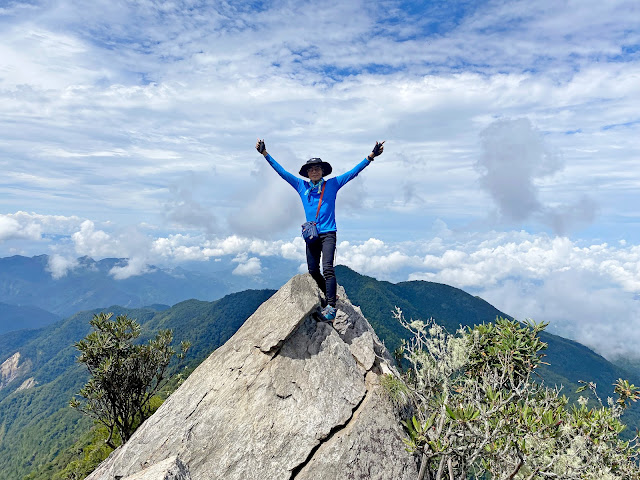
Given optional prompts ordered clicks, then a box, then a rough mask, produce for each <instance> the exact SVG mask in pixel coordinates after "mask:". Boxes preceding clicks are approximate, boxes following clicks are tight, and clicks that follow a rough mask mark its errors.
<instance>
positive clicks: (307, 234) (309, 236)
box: [302, 182, 326, 243]
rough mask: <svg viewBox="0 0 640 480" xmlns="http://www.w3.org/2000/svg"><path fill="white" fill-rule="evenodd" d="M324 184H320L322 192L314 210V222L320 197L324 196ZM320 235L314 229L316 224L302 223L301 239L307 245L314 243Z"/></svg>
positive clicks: (316, 229)
mask: <svg viewBox="0 0 640 480" xmlns="http://www.w3.org/2000/svg"><path fill="white" fill-rule="evenodd" d="M325 185H326V182H325V183H323V184H322V192H321V193H320V201H319V202H318V210H316V220H317V219H318V214H319V213H320V205H322V196H323V195H324V187H325ZM319 237H320V235H319V234H318V227H316V222H304V223H303V224H302V238H304V241H305V242H307V243H312V242H315V241H316V240H317V239H318V238H319Z"/></svg>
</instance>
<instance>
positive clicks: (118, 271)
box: [109, 257, 149, 280]
mask: <svg viewBox="0 0 640 480" xmlns="http://www.w3.org/2000/svg"><path fill="white" fill-rule="evenodd" d="M148 270H149V269H148V265H147V260H146V259H145V258H140V257H133V258H129V259H128V260H127V264H126V265H125V266H123V267H119V266H115V267H113V268H112V269H111V270H109V274H110V275H113V278H115V279H116V280H124V279H125V278H129V277H134V276H137V275H142V274H143V273H146V272H147V271H148Z"/></svg>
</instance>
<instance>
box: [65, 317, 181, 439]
mask: <svg viewBox="0 0 640 480" xmlns="http://www.w3.org/2000/svg"><path fill="white" fill-rule="evenodd" d="M112 316H113V314H112V313H100V314H97V315H94V316H93V319H92V320H91V321H90V322H89V323H90V324H91V326H92V327H93V329H94V330H93V331H92V332H91V333H89V335H87V336H86V337H85V338H84V339H83V340H80V341H79V342H77V343H76V344H75V346H76V348H77V349H78V350H80V357H79V358H78V361H79V362H81V363H84V364H85V365H86V366H87V369H88V370H89V373H90V374H91V378H90V379H89V382H88V383H87V384H86V385H85V386H84V388H83V389H82V390H80V392H79V393H78V395H79V396H80V397H82V398H83V399H84V401H82V402H81V401H79V400H78V399H77V398H75V397H74V398H73V399H72V400H71V402H70V405H71V406H72V407H73V408H76V409H78V410H79V411H81V412H82V413H84V414H86V415H88V416H90V417H92V418H94V419H95V420H96V421H98V422H99V423H101V424H103V425H104V426H105V427H107V429H108V432H109V435H108V438H107V439H106V441H105V442H106V444H107V445H109V446H110V447H112V448H115V447H116V445H115V443H114V434H115V433H117V434H118V435H119V436H120V438H121V440H122V442H123V443H124V442H126V441H127V440H129V438H130V437H131V435H132V434H133V432H134V431H135V429H136V428H137V426H138V425H140V424H141V423H142V422H143V421H144V420H145V419H146V418H147V417H148V416H149V415H150V413H151V405H150V400H151V398H152V397H153V395H154V394H155V393H156V392H158V390H159V389H160V388H162V386H163V385H164V384H165V383H166V380H167V379H166V378H165V375H166V373H167V367H168V365H169V363H170V361H171V358H172V357H173V356H174V355H175V353H176V352H175V350H174V349H173V348H172V347H171V341H172V339H173V334H172V332H171V330H162V331H160V332H159V333H158V334H157V335H156V337H155V338H154V339H151V340H149V342H148V343H147V344H134V343H133V342H134V341H135V340H136V339H137V338H138V337H139V336H140V331H141V328H140V325H139V324H138V323H137V322H136V321H135V320H134V319H131V318H129V317H128V316H127V315H119V316H117V317H116V319H115V321H112V320H111V317H112ZM188 348H189V344H188V343H187V342H183V343H182V344H181V354H180V355H179V356H180V357H182V356H184V354H185V353H186V351H187V350H188Z"/></svg>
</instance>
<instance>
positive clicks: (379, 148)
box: [336, 140, 386, 189]
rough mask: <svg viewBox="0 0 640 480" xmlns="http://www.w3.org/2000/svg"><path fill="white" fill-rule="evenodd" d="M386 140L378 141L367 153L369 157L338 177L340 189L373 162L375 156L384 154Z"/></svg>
mask: <svg viewBox="0 0 640 480" xmlns="http://www.w3.org/2000/svg"><path fill="white" fill-rule="evenodd" d="M385 141H386V140H385ZM385 141H383V142H382V143H378V142H376V145H375V146H374V147H373V150H372V151H371V153H370V154H369V155H367V158H365V159H364V160H362V161H361V162H360V163H359V164H358V165H356V166H355V167H354V168H352V169H351V170H349V171H348V172H347V173H343V174H342V175H339V176H337V177H336V181H337V182H338V189H340V188H342V187H344V186H345V185H346V184H347V182H349V181H350V180H353V179H354V178H356V177H357V176H358V174H359V173H360V172H361V171H362V170H364V169H365V167H366V166H367V165H369V164H370V163H371V162H373V160H374V158H376V157H377V156H379V155H382V152H383V151H384V142H385Z"/></svg>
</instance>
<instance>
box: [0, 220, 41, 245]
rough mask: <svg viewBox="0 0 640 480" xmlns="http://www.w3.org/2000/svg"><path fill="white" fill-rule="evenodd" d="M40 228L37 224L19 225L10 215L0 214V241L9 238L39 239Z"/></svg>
mask: <svg viewBox="0 0 640 480" xmlns="http://www.w3.org/2000/svg"><path fill="white" fill-rule="evenodd" d="M41 235H42V229H41V227H40V226H39V225H37V224H28V225H21V224H20V222H19V221H18V220H16V219H15V218H13V217H11V216H10V215H0V242H3V241H6V240H11V239H30V240H39V239H40V237H41Z"/></svg>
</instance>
